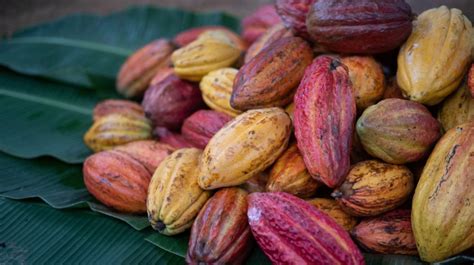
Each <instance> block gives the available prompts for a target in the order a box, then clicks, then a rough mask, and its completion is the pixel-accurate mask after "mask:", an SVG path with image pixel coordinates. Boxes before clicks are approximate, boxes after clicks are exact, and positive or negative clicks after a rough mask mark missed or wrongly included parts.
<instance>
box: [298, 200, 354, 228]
mask: <svg viewBox="0 0 474 265" xmlns="http://www.w3.org/2000/svg"><path fill="white" fill-rule="evenodd" d="M307 202H308V203H309V204H311V205H313V206H314V207H316V208H318V210H320V211H322V212H324V213H325V214H327V215H329V216H330V217H332V219H334V221H336V223H338V224H339V225H340V226H342V227H343V228H344V229H345V230H346V231H351V229H352V228H354V226H355V225H356V224H357V219H356V218H355V217H353V216H351V215H349V214H348V213H346V212H344V211H343V210H342V208H341V206H339V204H338V203H337V202H336V201H335V200H331V199H324V198H315V199H311V200H308V201H307Z"/></svg>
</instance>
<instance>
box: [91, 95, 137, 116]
mask: <svg viewBox="0 0 474 265" xmlns="http://www.w3.org/2000/svg"><path fill="white" fill-rule="evenodd" d="M113 113H121V114H126V115H137V116H143V117H144V116H145V111H144V110H143V108H142V106H141V105H140V104H138V103H136V102H133V101H130V100H122V99H107V100H104V101H101V102H99V103H98V104H97V105H96V106H95V107H94V114H93V115H94V116H93V118H94V121H97V120H98V119H100V118H102V117H104V116H107V115H109V114H113Z"/></svg>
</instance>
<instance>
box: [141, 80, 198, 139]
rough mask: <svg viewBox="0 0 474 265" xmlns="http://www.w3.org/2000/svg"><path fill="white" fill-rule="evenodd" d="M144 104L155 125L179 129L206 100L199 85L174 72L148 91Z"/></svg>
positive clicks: (146, 112)
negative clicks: (183, 78) (179, 76)
mask: <svg viewBox="0 0 474 265" xmlns="http://www.w3.org/2000/svg"><path fill="white" fill-rule="evenodd" d="M142 106H143V109H144V110H145V114H146V116H147V117H148V118H149V119H150V120H151V121H152V122H153V124H154V125H155V126H163V127H166V128H168V129H171V130H177V129H179V128H180V127H181V124H182V123H183V121H184V120H185V119H186V118H187V117H188V116H189V115H191V114H192V113H194V112H195V111H196V110H198V109H200V108H202V107H203V106H204V102H203V101H202V97H201V91H200V90H199V86H198V85H196V84H194V83H190V82H187V81H184V80H181V79H179V78H178V77H177V76H176V75H174V74H173V75H169V76H168V77H166V78H165V79H164V80H163V81H161V82H159V83H158V84H156V85H154V86H152V87H150V88H149V89H148V90H147V91H146V93H145V96H144V97H143V101H142Z"/></svg>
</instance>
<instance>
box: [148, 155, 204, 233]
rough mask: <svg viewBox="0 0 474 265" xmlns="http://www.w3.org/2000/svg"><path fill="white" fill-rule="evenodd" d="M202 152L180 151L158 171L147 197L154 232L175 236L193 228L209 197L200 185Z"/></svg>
mask: <svg viewBox="0 0 474 265" xmlns="http://www.w3.org/2000/svg"><path fill="white" fill-rule="evenodd" d="M200 155H201V150H199V149H196V148H184V149H179V150H177V151H175V152H174V153H172V154H171V155H169V156H168V157H167V158H165V160H163V162H161V164H160V165H159V166H158V168H157V169H156V171H155V173H154V174H153V177H152V178H151V181H150V186H149V188H148V198H147V204H146V205H147V206H146V209H147V212H148V220H149V221H150V223H151V226H152V227H153V229H155V230H158V231H159V232H160V233H162V234H165V235H175V234H179V233H181V232H183V231H184V230H186V229H188V228H190V227H191V226H192V224H193V221H194V218H195V217H196V215H197V214H198V213H199V210H201V208H202V206H203V205H204V204H205V203H206V201H207V199H208V198H209V196H210V193H209V192H208V191H205V190H202V189H201V188H200V187H199V185H198V183H197V173H198V172H197V167H198V163H199V156H200Z"/></svg>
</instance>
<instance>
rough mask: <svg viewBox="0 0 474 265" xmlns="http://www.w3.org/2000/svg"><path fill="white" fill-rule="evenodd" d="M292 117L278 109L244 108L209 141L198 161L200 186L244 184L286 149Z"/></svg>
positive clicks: (207, 187) (214, 187)
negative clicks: (243, 111)
mask: <svg viewBox="0 0 474 265" xmlns="http://www.w3.org/2000/svg"><path fill="white" fill-rule="evenodd" d="M290 134H291V120H290V117H289V116H288V114H286V112H285V111H284V110H283V109H280V108H267V109H257V110H250V111H247V112H245V113H243V114H241V115H239V116H237V117H236V118H234V119H233V120H232V121H230V122H229V123H227V124H226V126H224V127H223V128H222V129H220V130H219V131H218V132H217V133H216V134H215V135H214V136H213V137H212V138H211V140H210V141H209V143H208V144H207V146H206V149H204V153H203V154H202V158H201V162H200V164H199V168H200V169H199V179H198V182H199V186H201V188H203V189H209V190H210V189H217V188H220V187H228V186H234V185H239V184H242V183H244V182H245V181H246V180H248V179H250V178H252V177H254V176H256V175H257V174H259V173H260V172H262V171H263V170H265V168H267V167H268V166H270V165H271V164H272V163H273V162H274V161H275V160H276V159H277V158H278V157H279V156H280V155H281V154H282V152H283V151H285V149H286V147H287V145H288V140H289V138H290Z"/></svg>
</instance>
